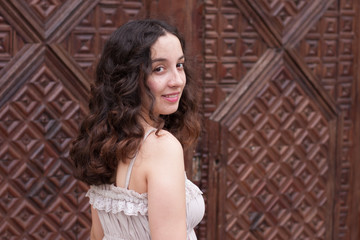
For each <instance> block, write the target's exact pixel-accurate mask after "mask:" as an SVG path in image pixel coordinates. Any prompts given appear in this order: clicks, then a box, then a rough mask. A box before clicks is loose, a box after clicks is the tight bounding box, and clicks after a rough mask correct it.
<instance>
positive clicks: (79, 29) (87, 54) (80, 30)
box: [61, 0, 144, 78]
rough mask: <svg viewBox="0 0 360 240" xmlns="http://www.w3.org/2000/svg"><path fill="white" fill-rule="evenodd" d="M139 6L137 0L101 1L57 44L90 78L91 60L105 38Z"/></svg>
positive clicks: (136, 12) (91, 71)
mask: <svg viewBox="0 0 360 240" xmlns="http://www.w3.org/2000/svg"><path fill="white" fill-rule="evenodd" d="M143 7H144V6H143V3H142V2H140V1H137V0H120V1H116V2H108V1H102V2H100V3H99V4H98V5H97V6H96V7H95V8H94V9H93V10H92V11H91V12H90V13H89V14H88V15H87V16H85V17H84V19H82V21H81V22H80V24H79V25H78V26H76V27H75V28H74V29H73V30H72V32H71V33H70V35H69V36H68V37H67V38H65V39H64V41H63V42H62V43H61V44H62V46H63V48H64V49H65V50H66V51H67V52H68V53H69V55H70V56H71V57H72V58H73V59H74V60H75V61H76V62H77V64H78V65H79V66H80V67H81V68H82V69H83V71H84V72H85V73H86V74H87V75H88V76H89V77H91V78H94V72H95V63H96V61H97V60H99V57H100V54H101V51H102V48H103V46H104V44H105V41H106V40H107V39H108V37H109V36H110V34H111V33H112V32H113V31H114V30H115V29H116V28H117V27H118V26H120V25H121V24H123V23H125V22H128V21H130V20H132V19H134V18H136V17H137V16H138V15H139V14H140V12H141V10H142V9H143ZM84 29H86V31H84Z"/></svg>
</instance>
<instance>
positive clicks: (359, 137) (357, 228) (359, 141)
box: [350, 1, 360, 240]
mask: <svg viewBox="0 0 360 240" xmlns="http://www.w3.org/2000/svg"><path fill="white" fill-rule="evenodd" d="M354 4H355V12H356V13H357V14H356V18H355V29H357V31H356V35H355V39H354V43H355V44H354V47H355V49H354V53H355V59H354V66H355V68H356V69H357V71H355V73H354V81H355V83H354V88H353V89H352V91H353V96H354V98H353V103H352V104H353V106H354V107H353V109H354V110H355V111H354V115H355V116H354V122H355V126H354V129H355V132H354V148H353V153H352V159H353V160H354V162H353V164H354V166H353V167H352V168H351V171H352V174H351V175H352V176H353V177H352V178H351V181H352V182H351V185H352V186H353V188H352V205H351V211H350V213H351V214H352V216H351V218H350V224H351V225H350V235H351V238H350V239H351V240H358V239H360V222H359V221H360V96H359V95H360V24H359V21H360V14H359V11H360V1H354Z"/></svg>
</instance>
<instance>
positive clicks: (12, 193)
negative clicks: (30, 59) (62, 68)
mask: <svg viewBox="0 0 360 240" xmlns="http://www.w3.org/2000/svg"><path fill="white" fill-rule="evenodd" d="M53 70H54V69H51V68H49V66H48V65H47V64H42V65H41V66H39V67H38V69H32V71H33V74H32V75H31V76H30V77H29V78H28V80H27V81H26V83H25V84H24V85H22V86H21V87H20V88H19V89H18V91H17V92H16V93H15V94H14V95H13V96H12V97H11V99H8V101H7V103H6V104H4V105H3V106H2V107H1V108H0V135H1V136H2V139H1V141H0V175H1V184H0V199H1V201H0V213H1V215H2V216H3V217H2V218H1V219H0V226H1V229H0V237H1V238H11V239H54V238H55V236H58V237H60V238H63V239H75V238H77V237H79V238H82V239H85V238H87V236H86V234H88V231H89V229H88V224H81V223H82V222H88V221H89V219H90V216H87V215H79V214H77V213H76V210H77V209H78V208H79V200H78V198H79V196H78V195H79V190H80V189H81V188H80V186H79V185H80V183H78V181H77V180H75V179H74V177H73V176H72V164H71V162H70V160H69V156H68V150H69V146H70V142H71V140H72V139H73V138H74V137H75V136H74V133H76V132H77V129H78V124H79V122H80V121H81V119H83V117H84V115H85V110H84V109H83V108H82V107H81V105H80V104H79V101H78V98H77V96H74V95H73V94H72V93H71V92H70V91H69V90H67V89H66V88H65V85H64V84H63V83H62V81H64V80H66V79H65V77H64V76H61V75H59V74H57V73H58V72H57V73H56V74H55V73H54V71H53ZM82 204H84V206H88V204H86V203H82ZM81 235H82V236H81Z"/></svg>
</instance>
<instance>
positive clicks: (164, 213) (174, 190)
mask: <svg viewBox="0 0 360 240" xmlns="http://www.w3.org/2000/svg"><path fill="white" fill-rule="evenodd" d="M143 147H144V148H146V150H145V151H146V157H147V159H146V162H147V163H148V164H149V165H147V174H146V179H147V190H148V204H149V206H148V211H149V212H148V213H149V225H150V232H151V239H153V240H162V239H166V240H168V239H172V240H185V239H186V200H185V174H184V157H183V149H182V147H181V144H180V143H179V141H178V140H177V139H176V138H175V137H174V136H172V135H171V134H170V133H168V132H165V131H161V135H160V136H159V137H158V136H156V135H155V134H151V136H149V139H148V140H147V141H146V146H143Z"/></svg>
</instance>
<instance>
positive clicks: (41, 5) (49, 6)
mask: <svg viewBox="0 0 360 240" xmlns="http://www.w3.org/2000/svg"><path fill="white" fill-rule="evenodd" d="M65 1H66V0H46V1H41V0H36V1H34V0H25V2H22V4H26V5H28V7H30V9H31V10H33V11H34V12H35V13H36V15H37V16H38V17H39V18H40V19H41V21H42V22H46V21H47V19H48V18H50V16H51V15H53V14H54V13H55V12H56V11H57V10H58V9H59V8H60V7H61V5H63V3H64V2H65Z"/></svg>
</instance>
